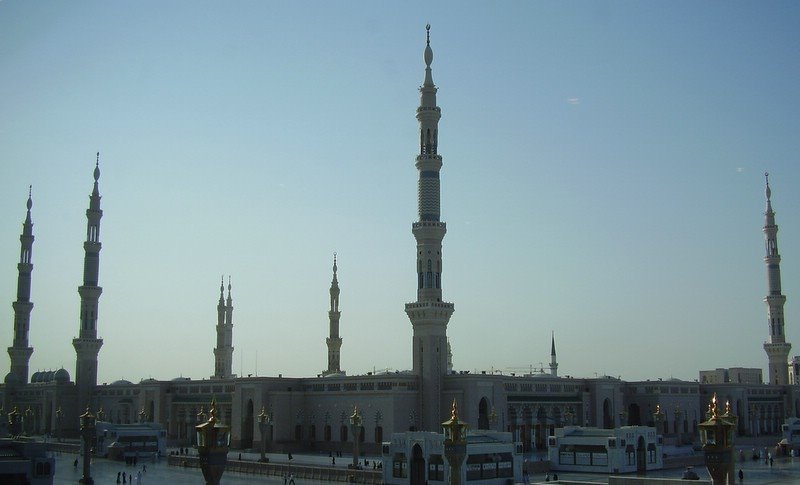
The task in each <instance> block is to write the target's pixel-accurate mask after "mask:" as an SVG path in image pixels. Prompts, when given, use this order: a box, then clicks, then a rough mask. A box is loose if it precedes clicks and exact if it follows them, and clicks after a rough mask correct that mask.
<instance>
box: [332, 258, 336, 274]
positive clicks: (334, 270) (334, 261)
mask: <svg viewBox="0 0 800 485" xmlns="http://www.w3.org/2000/svg"><path fill="white" fill-rule="evenodd" d="M333 277H334V278H335V277H336V253H335V252H334V253H333Z"/></svg>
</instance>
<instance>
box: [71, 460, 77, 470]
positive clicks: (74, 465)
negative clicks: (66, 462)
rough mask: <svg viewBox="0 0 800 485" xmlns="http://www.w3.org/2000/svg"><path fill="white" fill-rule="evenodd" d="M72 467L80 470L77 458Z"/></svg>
mask: <svg viewBox="0 0 800 485" xmlns="http://www.w3.org/2000/svg"><path fill="white" fill-rule="evenodd" d="M72 466H73V467H75V468H78V459H77V458H75V461H74V462H72Z"/></svg>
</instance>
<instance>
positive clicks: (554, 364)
mask: <svg viewBox="0 0 800 485" xmlns="http://www.w3.org/2000/svg"><path fill="white" fill-rule="evenodd" d="M550 375H551V376H553V377H558V360H556V333H555V332H554V331H551V332H550Z"/></svg>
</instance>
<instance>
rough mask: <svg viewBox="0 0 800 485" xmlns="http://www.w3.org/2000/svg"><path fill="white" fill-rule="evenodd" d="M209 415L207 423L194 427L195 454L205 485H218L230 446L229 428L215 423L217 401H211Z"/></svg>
mask: <svg viewBox="0 0 800 485" xmlns="http://www.w3.org/2000/svg"><path fill="white" fill-rule="evenodd" d="M209 414H210V415H211V417H210V418H208V421H207V422H205V423H202V424H198V425H197V426H195V429H196V430H197V454H198V455H199V457H200V469H201V470H203V478H205V479H206V485H219V480H220V478H222V473H223V472H224V471H225V464H226V463H227V462H228V449H229V447H230V444H231V433H230V431H231V428H230V426H225V425H224V424H222V423H220V422H218V421H217V401H216V400H215V399H212V400H211V409H210V410H209ZM198 416H199V415H198Z"/></svg>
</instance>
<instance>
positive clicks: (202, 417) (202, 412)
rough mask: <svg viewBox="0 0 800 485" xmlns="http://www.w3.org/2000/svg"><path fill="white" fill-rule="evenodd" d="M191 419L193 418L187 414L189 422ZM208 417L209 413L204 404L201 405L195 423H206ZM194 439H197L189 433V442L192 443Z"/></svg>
mask: <svg viewBox="0 0 800 485" xmlns="http://www.w3.org/2000/svg"><path fill="white" fill-rule="evenodd" d="M190 419H191V418H190V417H189V415H188V414H187V416H186V421H187V422H189V420H190ZM206 419H208V415H206V412H205V410H203V406H200V412H199V413H197V417H195V423H197V424H202V423H205V422H206ZM194 440H195V438H192V437H191V435H189V444H192V442H193V441H194Z"/></svg>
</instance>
